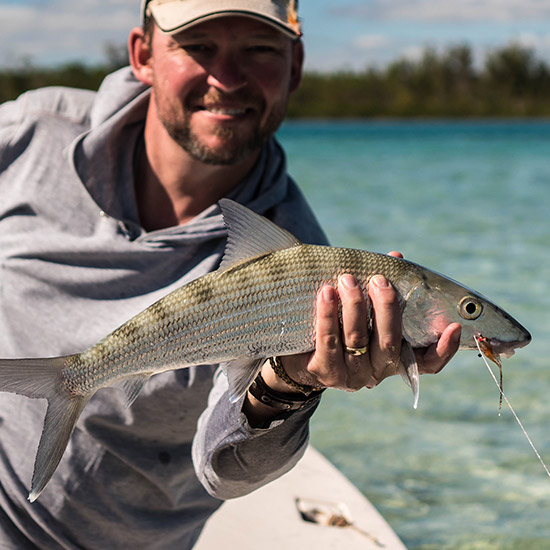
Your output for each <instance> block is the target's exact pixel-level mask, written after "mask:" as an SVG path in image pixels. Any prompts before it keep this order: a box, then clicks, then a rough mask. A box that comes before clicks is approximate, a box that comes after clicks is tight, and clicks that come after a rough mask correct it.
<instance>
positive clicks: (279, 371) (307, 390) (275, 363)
mask: <svg viewBox="0 0 550 550" xmlns="http://www.w3.org/2000/svg"><path fill="white" fill-rule="evenodd" d="M269 364H270V365H271V368H272V369H273V370H274V371H275V374H276V375H277V376H278V377H279V378H280V379H281V380H282V381H283V382H284V383H285V384H288V385H289V386H290V387H292V388H294V389H295V390H298V391H299V392H300V393H303V394H305V395H310V394H312V393H313V392H314V391H316V390H317V391H318V390H319V389H320V388H315V387H313V386H305V385H304V384H300V383H298V382H296V381H295V380H292V378H290V376H289V375H288V374H287V373H286V370H285V368H284V367H283V363H282V361H281V358H280V357H270V358H269Z"/></svg>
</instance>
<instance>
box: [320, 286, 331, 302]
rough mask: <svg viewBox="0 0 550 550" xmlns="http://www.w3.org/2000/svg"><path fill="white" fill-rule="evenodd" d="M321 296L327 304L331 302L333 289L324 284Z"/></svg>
mask: <svg viewBox="0 0 550 550" xmlns="http://www.w3.org/2000/svg"><path fill="white" fill-rule="evenodd" d="M321 296H322V297H323V300H324V301H325V302H326V303H327V304H332V302H334V289H333V288H332V287H331V286H325V287H324V288H323V290H321Z"/></svg>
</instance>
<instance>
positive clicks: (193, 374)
mask: <svg viewBox="0 0 550 550" xmlns="http://www.w3.org/2000/svg"><path fill="white" fill-rule="evenodd" d="M149 97H150V90H149V89H148V88H146V87H145V86H143V85H142V84H141V83H139V82H137V81H136V80H135V78H134V77H133V75H132V73H131V71H130V70H129V69H128V68H125V69H122V70H120V71H118V72H117V73H114V74H113V75H111V76H109V77H108V78H107V79H106V80H105V82H104V83H103V85H102V87H101V88H100V90H99V92H97V93H94V92H89V91H83V90H74V89H67V88H46V89H42V90H38V91H33V92H28V93H26V94H24V95H23V96H21V97H20V98H19V99H18V100H16V101H14V102H8V103H5V104H4V105H2V106H0V357H4V358H8V357H44V356H56V355H65V354H71V353H76V352H80V351H82V350H84V349H85V348H87V347H88V346H90V345H92V344H94V343H95V342H97V341H98V340H100V339H101V338H102V337H104V336H105V335H106V334H108V333H109V332H111V331H112V330H113V329H115V328H116V327H118V326H119V325H121V324H122V323H124V322H125V321H126V320H128V319H129V318H130V317H131V316H133V315H134V314H136V313H137V312H139V311H141V310H142V309H144V308H145V307H147V306H149V305H150V304H151V303H153V302H154V301H156V300H158V299H159V298H161V297H162V296H164V295H166V294H167V293H168V292H170V291H172V290H174V289H175V288H177V287H178V286H181V285H182V284H184V283H186V282H188V281H191V280H193V279H195V278H196V277H199V276H201V275H203V274H205V273H207V272H209V271H211V270H213V269H216V267H217V266H218V265H219V263H220V260H221V256H222V254H223V249H224V244H225V237H226V230H225V228H224V225H223V221H222V218H221V214H220V211H219V208H218V206H217V205H213V206H211V207H210V208H208V209H207V210H205V211H204V212H203V213H202V214H200V215H199V216H197V217H196V219H194V220H193V221H192V222H191V223H189V224H187V225H185V226H181V227H179V226H178V227H171V228H168V229H163V230H159V231H152V232H147V231H145V230H144V229H143V228H142V227H141V225H140V223H139V216H138V212H137V207H136V200H135V196H134V170H135V167H136V162H135V159H136V158H137V153H138V152H139V150H140V148H141V147H143V127H144V120H145V114H146V109H147V105H148V101H149ZM229 196H230V197H231V198H233V199H235V200H237V201H238V202H240V203H242V204H245V205H247V206H248V207H249V208H252V209H253V210H255V211H256V212H258V213H261V214H265V215H267V216H268V217H269V218H271V219H273V220H274V221H275V222H276V223H277V224H279V225H281V226H283V227H285V228H286V229H288V230H289V231H291V232H292V233H294V234H295V235H296V236H297V237H298V238H300V239H302V240H303V241H305V242H310V243H318V244H322V243H325V242H326V240H325V236H324V234H323V232H322V230H321V229H320V228H319V225H318V224H317V222H316V220H315V218H314V216H313V214H312V212H311V210H310V208H309V207H308V205H307V204H306V202H305V200H304V198H303V196H302V194H301V193H300V191H299V190H298V188H297V186H296V185H295V183H294V182H293V181H292V180H291V179H290V178H289V176H288V175H287V173H286V165H285V158H284V154H283V152H282V150H281V148H280V146H279V144H278V143H277V142H276V140H275V139H272V140H270V141H269V142H268V143H267V144H266V145H265V146H264V148H263V150H262V154H261V158H260V159H259V161H258V163H257V165H256V166H255V168H254V169H253V171H252V173H251V174H249V176H248V177H247V178H246V179H245V180H244V181H243V182H242V183H241V184H240V185H239V186H238V187H237V188H236V189H234V190H233V192H232V193H231V194H230V195H229ZM241 407H242V401H239V402H237V403H235V404H232V403H230V401H229V399H228V397H227V381H226V378H225V376H224V375H223V374H220V373H219V369H218V365H205V366H200V367H194V368H188V369H182V370H179V371H171V372H167V373H164V374H160V375H157V376H154V377H152V378H151V380H150V381H149V382H148V383H147V384H146V386H145V388H144V390H143V391H142V393H141V394H140V395H139V397H138V399H137V400H136V401H135V403H134V404H133V405H132V406H131V407H130V408H127V407H126V406H125V398H124V396H123V395H122V393H121V392H120V390H118V389H117V388H107V389H103V390H101V391H99V392H98V393H97V394H96V395H95V396H94V397H93V398H92V399H91V401H90V402H89V403H88V405H87V406H86V408H85V410H84V412H83V414H82V416H81V418H80V420H79V422H78V424H77V427H76V429H75V431H74V433H73V436H72V439H71V441H70V443H69V446H68V448H67V450H66V452H65V454H64V456H63V459H62V461H61V463H60V465H59V467H58V469H57V471H56V473H55V474H54V476H53V478H52V480H51V481H50V483H49V484H48V486H47V487H46V489H45V490H44V492H43V493H42V495H41V496H40V498H39V499H38V500H37V501H36V502H34V503H33V504H30V503H29V502H28V501H27V494H28V491H29V486H30V480H31V477H32V470H33V462H34V457H35V453H36V448H37V445H38V441H39V438H40V434H41V430H42V423H43V418H44V413H45V402H44V401H42V400H36V399H29V398H26V397H22V396H17V395H13V394H9V393H0V508H1V509H0V548H1V549H2V550H12V549H13V550H16V549H17V550H21V549H27V548H29V549H30V548H41V549H48V550H57V549H71V550H75V549H87V550H118V549H120V550H122V549H124V550H127V549H128V548H134V549H144V550H145V549H146V550H156V549H159V550H161V549H162V550H172V549H174V550H175V549H177V550H184V549H187V548H191V547H192V546H193V544H194V542H195V541H196V539H197V537H198V535H199V534H200V530H201V529H202V527H203V525H204V522H205V521H206V520H207V519H208V517H209V516H210V515H211V514H212V513H213V511H214V510H215V509H216V508H217V507H218V506H219V505H220V503H221V501H222V500H223V499H228V498H233V497H237V496H241V495H243V494H246V493H248V492H250V491H252V490H254V489H256V488H257V487H259V486H261V485H264V484H265V483H267V482H269V481H271V480H273V479H275V478H277V477H279V476H280V475H281V474H283V473H284V472H286V471H287V470H289V469H290V468H291V467H292V466H293V465H294V464H295V463H296V462H297V461H298V460H299V458H300V456H301V455H302V453H303V451H304V449H305V445H306V444H307V437H308V419H309V418H310V416H311V414H312V413H313V409H314V407H310V408H308V409H305V410H302V411H300V412H297V413H294V414H292V415H290V416H288V417H287V418H284V419H279V420H277V421H274V422H272V423H271V425H270V426H269V427H268V428H265V429H253V428H251V427H250V426H249V425H248V423H247V421H246V418H245V417H244V415H243V414H242V412H241Z"/></svg>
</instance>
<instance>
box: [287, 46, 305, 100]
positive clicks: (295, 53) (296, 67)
mask: <svg viewBox="0 0 550 550" xmlns="http://www.w3.org/2000/svg"><path fill="white" fill-rule="evenodd" d="M303 65H304V43H303V42H302V40H296V42H294V43H293V44H292V67H291V73H290V93H292V92H295V91H296V90H297V89H298V86H300V82H301V81H302V68H303Z"/></svg>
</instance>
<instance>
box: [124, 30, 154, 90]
mask: <svg viewBox="0 0 550 550" xmlns="http://www.w3.org/2000/svg"><path fill="white" fill-rule="evenodd" d="M128 52H129V54H130V65H131V66H132V70H133V71H134V76H135V77H136V78H137V79H138V80H139V81H140V82H143V83H144V84H147V85H149V86H151V85H152V84H153V76H152V68H151V45H150V43H149V40H148V39H147V37H146V36H145V33H144V32H143V29H142V28H141V27H134V28H133V29H132V30H131V31H130V36H129V38H128Z"/></svg>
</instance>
